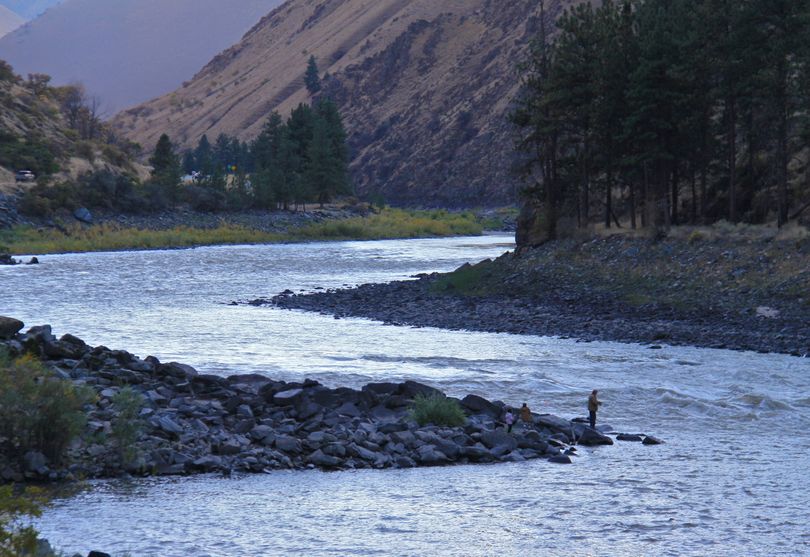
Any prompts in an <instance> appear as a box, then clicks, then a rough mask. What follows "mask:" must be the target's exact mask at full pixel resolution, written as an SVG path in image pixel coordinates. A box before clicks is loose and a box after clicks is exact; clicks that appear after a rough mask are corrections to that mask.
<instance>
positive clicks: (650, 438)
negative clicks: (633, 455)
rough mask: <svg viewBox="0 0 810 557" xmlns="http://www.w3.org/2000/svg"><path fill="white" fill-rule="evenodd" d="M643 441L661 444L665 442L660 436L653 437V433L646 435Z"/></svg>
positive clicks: (647, 443) (650, 443)
mask: <svg viewBox="0 0 810 557" xmlns="http://www.w3.org/2000/svg"><path fill="white" fill-rule="evenodd" d="M642 443H643V444H644V445H661V444H663V443H664V441H662V440H661V439H659V438H658V437H653V436H652V435H645V436H644V441H642Z"/></svg>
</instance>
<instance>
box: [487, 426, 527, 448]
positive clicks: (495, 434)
mask: <svg viewBox="0 0 810 557" xmlns="http://www.w3.org/2000/svg"><path fill="white" fill-rule="evenodd" d="M481 443H483V444H484V446H486V448H488V449H490V450H492V449H494V448H495V447H504V448H506V449H507V451H506V452H510V451H514V450H515V449H517V447H518V443H517V441H516V440H515V438H514V437H512V436H511V435H510V434H508V433H506V431H504V430H502V429H495V430H492V431H485V432H483V433H482V434H481Z"/></svg>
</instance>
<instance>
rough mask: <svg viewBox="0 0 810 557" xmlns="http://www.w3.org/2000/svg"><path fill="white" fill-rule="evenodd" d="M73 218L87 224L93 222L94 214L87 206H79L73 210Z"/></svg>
mask: <svg viewBox="0 0 810 557" xmlns="http://www.w3.org/2000/svg"><path fill="white" fill-rule="evenodd" d="M73 218H75V219H76V220H77V221H79V222H83V223H85V224H93V214H92V213H91V212H90V211H89V210H88V209H87V207H79V208H78V209H76V210H75V211H73Z"/></svg>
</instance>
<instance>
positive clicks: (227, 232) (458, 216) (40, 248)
mask: <svg viewBox="0 0 810 557" xmlns="http://www.w3.org/2000/svg"><path fill="white" fill-rule="evenodd" d="M494 224H495V223H494V222H490V221H488V220H485V219H481V218H479V217H477V216H476V215H475V214H473V213H471V212H465V213H452V212H448V211H442V210H434V211H415V210H410V211H409V210H402V209H390V208H386V209H382V210H380V211H379V212H378V213H371V214H369V215H367V216H357V217H353V218H347V219H340V220H325V221H322V222H316V223H311V224H307V225H304V226H299V227H292V228H289V229H287V230H286V231H283V232H268V231H263V230H258V229H255V228H250V227H246V226H240V225H234V224H225V223H222V224H220V225H219V226H217V227H216V228H190V227H176V228H172V229H168V230H144V229H137V228H122V227H118V226H114V225H109V224H105V225H96V226H80V225H74V226H71V227H68V228H62V229H61V230H60V229H56V228H33V227H17V228H14V229H11V230H0V245H2V246H4V247H5V249H6V250H7V251H8V252H9V253H14V254H46V253H66V252H89V251H116V250H129V249H159V248H184V247H194V246H203V245H227V244H264V243H283V242H313V241H321V240H383V239H393V238H418V237H444V236H474V235H478V234H481V232H482V231H483V230H484V229H485V228H487V227H489V226H492V225H494Z"/></svg>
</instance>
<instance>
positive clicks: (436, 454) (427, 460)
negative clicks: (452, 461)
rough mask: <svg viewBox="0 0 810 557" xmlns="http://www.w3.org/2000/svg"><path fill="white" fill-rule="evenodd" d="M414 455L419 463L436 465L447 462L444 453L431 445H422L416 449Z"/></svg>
mask: <svg viewBox="0 0 810 557" xmlns="http://www.w3.org/2000/svg"><path fill="white" fill-rule="evenodd" d="M416 456H417V458H418V460H419V462H420V463H422V464H424V465H426V466H437V465H439V464H445V463H446V462H448V460H449V459H448V458H447V456H445V454H444V453H442V452H440V451H437V450H436V447H434V446H433V445H422V446H421V447H419V448H418V449H417V450H416Z"/></svg>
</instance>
